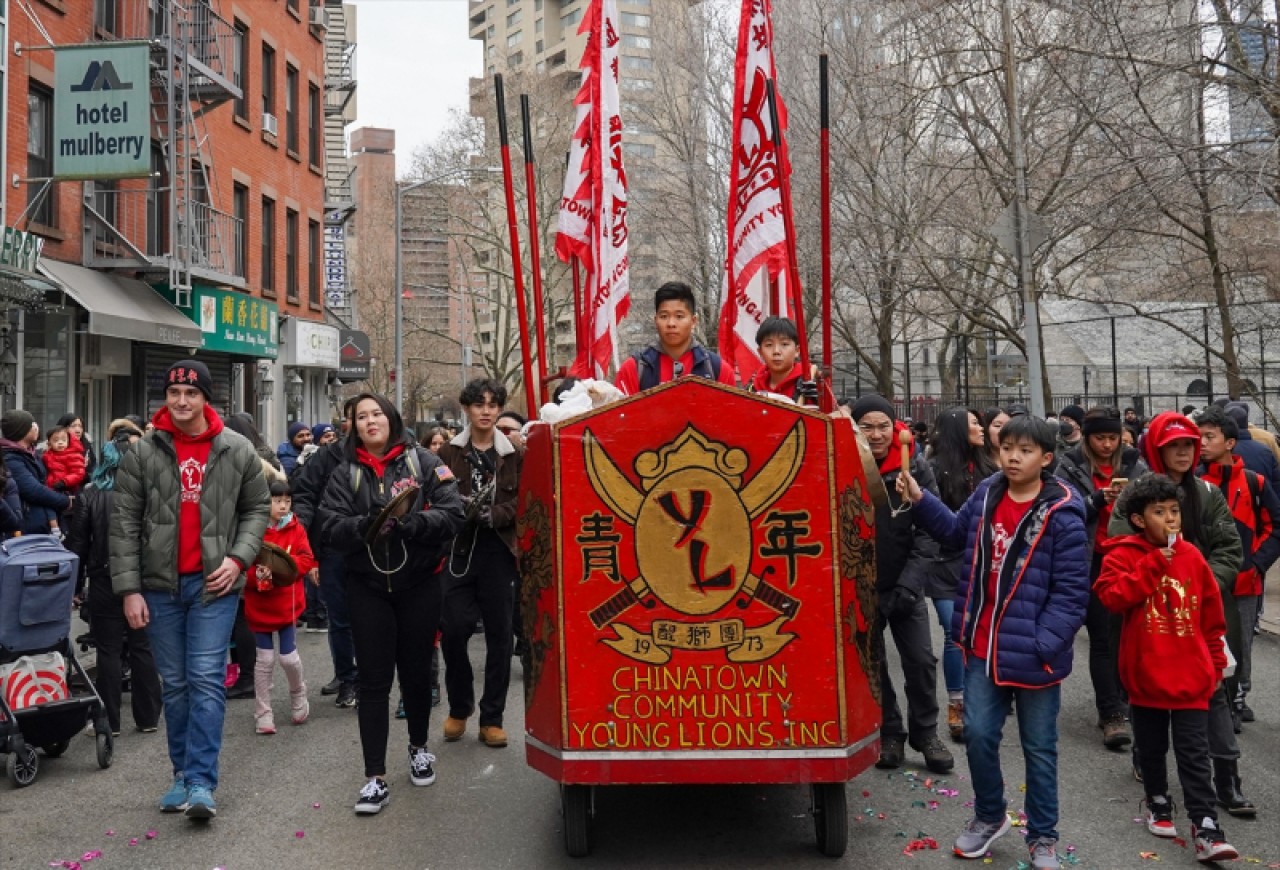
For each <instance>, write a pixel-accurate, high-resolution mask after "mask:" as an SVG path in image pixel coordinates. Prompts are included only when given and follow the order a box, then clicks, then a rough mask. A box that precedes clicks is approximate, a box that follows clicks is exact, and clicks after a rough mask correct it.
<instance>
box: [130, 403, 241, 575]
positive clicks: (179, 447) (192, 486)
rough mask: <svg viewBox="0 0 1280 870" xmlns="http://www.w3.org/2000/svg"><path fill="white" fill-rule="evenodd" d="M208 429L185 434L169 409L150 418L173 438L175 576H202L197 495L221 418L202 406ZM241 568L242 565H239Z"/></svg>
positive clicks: (202, 565) (199, 493)
mask: <svg viewBox="0 0 1280 870" xmlns="http://www.w3.org/2000/svg"><path fill="white" fill-rule="evenodd" d="M204 419H205V422H206V423H208V424H209V426H208V428H207V429H205V430H204V431H203V432H201V433H200V434H199V435H194V436H192V435H187V434H186V433H185V432H183V431H182V430H181V429H179V428H178V426H177V424H176V423H174V422H173V416H172V415H171V414H170V413H169V409H168V408H167V407H166V408H161V409H160V410H159V411H156V413H155V416H154V417H152V418H151V422H152V424H154V425H155V427H156V428H157V429H159V430H160V431H162V432H168V433H169V434H170V435H172V436H173V449H174V452H175V453H177V455H178V479H179V481H181V485H182V492H181V501H180V503H179V507H178V574H180V575H181V574H202V573H204V561H203V559H202V557H201V555H200V495H201V492H202V491H203V489H204V471H205V466H206V465H208V463H209V451H210V449H212V447H213V439H214V436H216V435H217V434H218V433H219V432H221V431H222V418H221V417H219V416H218V412H217V411H215V410H213V407H212V406H210V405H205V406H204ZM240 567H241V568H242V569H243V568H244V567H245V566H244V565H241V566H240Z"/></svg>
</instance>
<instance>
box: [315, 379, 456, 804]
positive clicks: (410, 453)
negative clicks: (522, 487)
mask: <svg viewBox="0 0 1280 870" xmlns="http://www.w3.org/2000/svg"><path fill="white" fill-rule="evenodd" d="M343 449H344V452H345V458H344V460H343V463H342V465H340V466H339V467H338V469H337V470H336V471H335V472H334V473H333V475H332V476H331V477H330V478H329V483H328V485H327V486H326V488H325V493H324V499H323V501H322V503H321V506H320V512H319V522H320V524H321V537H322V539H323V541H324V542H325V544H326V545H327V546H328V547H330V548H332V549H334V550H336V551H338V552H340V553H342V554H343V555H345V557H346V591H347V607H348V610H349V612H350V618H351V634H352V639H353V640H354V641H355V649H356V661H358V662H359V663H360V681H359V696H358V697H359V704H358V705H357V708H356V713H357V719H358V720H359V725H360V745H361V748H362V750H363V753H364V766H365V771H364V772H365V776H366V777H368V782H366V783H365V785H364V787H363V788H361V789H360V796H359V799H358V800H357V801H356V805H355V810H356V812H357V813H360V814H372V813H377V812H379V811H380V810H381V809H382V808H383V807H384V806H386V804H387V802H388V800H389V799H390V792H389V790H388V788H387V783H386V781H385V780H384V777H385V775H386V770H387V758H386V756H387V731H388V728H389V727H390V719H389V715H388V701H389V698H390V695H391V681H392V678H393V677H394V676H395V675H396V672H397V671H398V672H399V676H400V688H401V691H402V692H403V694H404V709H405V715H406V718H407V719H408V727H409V778H410V780H411V781H412V782H413V784H414V785H421V786H426V785H431V784H432V783H433V782H435V778H436V774H435V769H434V767H433V766H432V765H433V763H434V762H435V756H434V755H432V754H431V753H430V752H428V751H427V737H428V734H429V731H430V724H431V678H430V675H429V673H428V669H429V667H430V662H431V648H432V645H433V644H434V642H435V636H436V631H437V629H438V627H439V624H440V610H441V607H442V605H443V603H444V587H443V585H442V583H441V579H440V573H441V572H440V569H441V567H442V565H443V562H444V556H445V553H446V551H447V548H448V545H449V542H450V541H451V540H452V539H453V537H454V536H455V535H456V534H457V533H458V530H459V529H461V528H462V523H463V513H462V499H461V497H460V496H459V495H458V485H457V482H456V480H455V479H454V476H453V473H452V472H451V471H449V469H448V467H447V466H445V465H443V464H442V463H441V462H440V460H439V458H437V457H436V455H435V454H434V453H432V452H431V451H429V450H427V449H425V448H422V447H418V446H416V445H415V444H414V443H413V442H412V440H411V439H410V438H409V437H408V435H407V434H406V432H405V429H404V424H403V422H401V419H400V413H399V412H398V411H397V410H396V409H395V406H394V405H392V404H391V402H390V401H388V400H387V399H386V397H384V396H379V395H374V394H372V393H365V394H363V395H360V396H357V397H356V399H355V403H354V406H353V412H352V427H351V434H350V436H349V437H348V438H347V441H346V443H345V444H344V445H343ZM411 486H417V487H420V492H419V493H418V494H417V495H416V496H415V497H414V500H413V506H412V509H411V510H410V511H409V512H408V513H406V514H404V515H403V516H402V517H401V518H400V519H398V520H390V521H388V522H386V523H385V524H384V525H383V526H382V527H381V528H379V529H373V528H372V526H373V524H374V523H375V522H376V520H377V517H378V515H379V513H380V512H381V511H382V509H383V507H385V506H386V505H387V503H388V502H390V501H391V500H392V499H393V498H395V497H396V496H397V495H398V494H399V493H400V492H402V491H403V490H405V489H406V488H408V487H411ZM370 532H373V533H376V534H378V538H377V539H376V540H374V541H373V542H372V543H366V536H367V535H369V534H370Z"/></svg>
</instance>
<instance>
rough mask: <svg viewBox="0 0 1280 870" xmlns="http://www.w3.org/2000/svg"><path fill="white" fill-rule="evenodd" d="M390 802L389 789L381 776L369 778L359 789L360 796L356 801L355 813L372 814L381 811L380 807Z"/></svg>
mask: <svg viewBox="0 0 1280 870" xmlns="http://www.w3.org/2000/svg"><path fill="white" fill-rule="evenodd" d="M389 803H391V789H389V788H387V783H386V780H384V779H382V777H377V778H375V779H371V780H369V781H368V782H366V783H365V784H364V788H362V789H360V798H359V800H357V801H356V815H359V816H372V815H377V814H378V813H380V812H382V808H383V807H385V806H386V805H387V804H389Z"/></svg>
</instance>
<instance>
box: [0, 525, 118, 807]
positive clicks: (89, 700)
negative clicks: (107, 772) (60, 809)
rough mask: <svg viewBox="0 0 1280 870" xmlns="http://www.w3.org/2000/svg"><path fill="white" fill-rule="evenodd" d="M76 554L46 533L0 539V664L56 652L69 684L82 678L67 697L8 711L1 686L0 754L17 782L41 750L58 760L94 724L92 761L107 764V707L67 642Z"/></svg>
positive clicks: (26, 781)
mask: <svg viewBox="0 0 1280 870" xmlns="http://www.w3.org/2000/svg"><path fill="white" fill-rule="evenodd" d="M79 570H80V559H79V557H78V556H76V555H75V554H74V553H71V552H68V551H67V550H66V548H65V547H63V546H62V544H61V543H60V542H59V541H57V540H56V539H55V538H53V537H51V536H49V535H30V536H27V537H20V538H12V539H10V540H7V541H4V542H3V543H0V665H4V664H11V663H13V662H14V661H16V660H17V659H18V658H20V657H21V656H24V655H39V654H41V653H47V652H58V653H61V654H62V656H63V658H64V659H65V660H66V662H67V678H68V684H69V685H71V684H83V685H84V686H87V687H88V688H87V691H80V692H79V693H78V694H77V693H76V692H75V691H74V690H73V691H72V692H71V693H70V694H69V697H67V698H65V699H63V700H59V701H51V702H49V703H46V704H40V705H38V706H31V707H21V708H19V709H16V710H15V709H12V708H11V707H10V706H9V704H8V702H7V701H6V699H5V697H4V693H3V692H0V754H5V755H7V759H6V764H5V767H6V771H7V773H8V774H9V779H10V780H11V781H12V782H13V784H14V785H15V786H17V787H18V788H23V787H25V786H28V785H31V783H33V782H35V779H36V775H37V774H38V773H39V772H40V756H39V755H38V754H37V752H36V748H37V747H39V749H40V750H42V751H43V752H44V755H45V757H47V758H57V757H58V756H59V755H61V754H62V753H64V752H66V751H67V747H68V746H70V745H71V739H72V738H73V737H75V736H76V735H77V734H79V733H80V732H81V731H83V730H84V728H85V725H86V723H89V722H92V723H93V732H94V739H95V741H96V743H97V755H98V766H99V767H102V768H107V767H110V766H111V755H112V752H113V749H114V745H113V742H112V738H111V728H110V726H109V725H108V724H107V713H106V708H105V707H104V706H103V704H102V698H101V697H100V696H99V695H98V690H97V689H96V688H94V685H93V681H92V680H90V679H89V675H88V674H87V673H86V672H85V670H84V668H83V666H81V664H80V662H79V661H78V660H77V659H76V656H75V651H74V649H73V646H74V644H72V642H71V612H72V611H71V599H72V597H73V596H74V594H75V586H76V577H77V575H78V574H79Z"/></svg>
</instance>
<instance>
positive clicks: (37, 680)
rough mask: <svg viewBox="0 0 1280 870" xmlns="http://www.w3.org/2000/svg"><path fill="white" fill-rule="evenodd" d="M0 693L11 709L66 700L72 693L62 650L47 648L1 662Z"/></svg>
mask: <svg viewBox="0 0 1280 870" xmlns="http://www.w3.org/2000/svg"><path fill="white" fill-rule="evenodd" d="M0 694H3V695H4V701H5V703H6V704H8V705H9V709H11V710H24V709H26V708H27V707H35V706H38V705H40V704H48V703H50V702H51V701H63V700H66V699H67V698H69V697H71V690H70V689H69V688H68V687H67V663H66V660H65V659H63V658H62V654H61V653H56V652H49V653H41V654H40V655H35V656H22V657H21V658H19V659H18V660H17V661H16V662H14V663H13V664H9V665H0Z"/></svg>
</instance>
